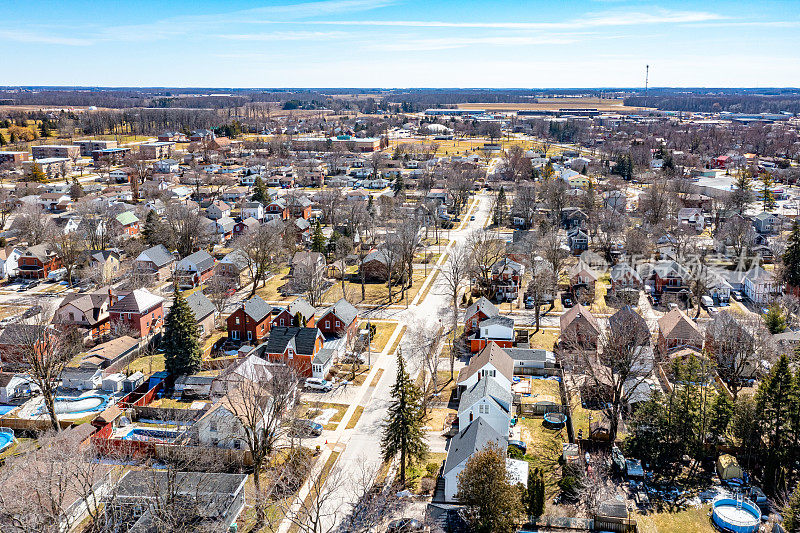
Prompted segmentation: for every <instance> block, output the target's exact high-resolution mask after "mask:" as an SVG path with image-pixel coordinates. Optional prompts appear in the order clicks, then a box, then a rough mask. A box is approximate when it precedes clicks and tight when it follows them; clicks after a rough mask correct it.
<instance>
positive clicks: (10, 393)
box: [0, 372, 39, 404]
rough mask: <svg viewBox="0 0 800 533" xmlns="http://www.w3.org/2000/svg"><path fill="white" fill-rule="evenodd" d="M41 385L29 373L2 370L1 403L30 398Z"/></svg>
mask: <svg viewBox="0 0 800 533" xmlns="http://www.w3.org/2000/svg"><path fill="white" fill-rule="evenodd" d="M38 390H39V387H38V386H37V385H36V383H34V382H33V380H32V379H31V378H30V376H28V375H27V374H15V373H13V372H0V403H3V404H8V403H10V402H17V401H20V400H23V399H25V398H30V397H31V396H32V395H33V394H34V393H36V392H37V391H38Z"/></svg>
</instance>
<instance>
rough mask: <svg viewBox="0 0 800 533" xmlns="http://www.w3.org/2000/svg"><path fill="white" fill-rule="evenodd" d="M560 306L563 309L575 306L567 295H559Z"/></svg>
mask: <svg viewBox="0 0 800 533" xmlns="http://www.w3.org/2000/svg"><path fill="white" fill-rule="evenodd" d="M561 304H562V305H563V306H564V307H572V306H573V305H575V304H574V303H572V297H571V296H570V295H568V294H562V295H561Z"/></svg>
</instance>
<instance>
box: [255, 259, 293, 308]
mask: <svg viewBox="0 0 800 533" xmlns="http://www.w3.org/2000/svg"><path fill="white" fill-rule="evenodd" d="M287 274H289V267H285V268H282V269H280V270H279V271H278V272H276V273H275V275H274V276H272V277H271V278H270V279H269V281H267V282H266V283H265V284H264V286H263V287H260V288H259V289H258V290H256V294H258V295H259V296H260V297H261V298H263V299H264V300H266V301H268V302H275V301H281V300H283V299H284V298H283V296H281V293H280V292H279V291H278V288H279V287H281V286H283V285H285V284H286V282H287V281H288V279H287V278H286V276H287Z"/></svg>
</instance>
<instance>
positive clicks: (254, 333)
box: [227, 296, 272, 343]
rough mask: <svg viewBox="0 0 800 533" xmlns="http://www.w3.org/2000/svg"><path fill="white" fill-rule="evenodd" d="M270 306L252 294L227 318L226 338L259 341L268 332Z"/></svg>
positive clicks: (270, 313) (239, 340)
mask: <svg viewBox="0 0 800 533" xmlns="http://www.w3.org/2000/svg"><path fill="white" fill-rule="evenodd" d="M271 315H272V306H271V305H269V304H268V303H267V302H265V301H264V300H262V299H261V298H260V297H259V296H253V297H252V298H250V299H249V300H246V301H244V302H242V305H241V306H240V307H239V308H238V309H237V310H236V311H234V312H233V313H231V314H230V316H228V318H227V324H228V338H229V339H231V340H234V341H238V342H247V343H259V342H261V341H262V340H263V339H264V338H266V336H267V335H268V334H269V332H270V318H271Z"/></svg>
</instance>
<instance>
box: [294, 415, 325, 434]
mask: <svg viewBox="0 0 800 533" xmlns="http://www.w3.org/2000/svg"><path fill="white" fill-rule="evenodd" d="M322 429H323V428H322V424H318V423H317V422H314V421H313V420H307V419H305V418H298V419H296V420H295V421H294V427H293V428H292V430H293V433H294V434H295V435H299V436H304V437H319V436H320V435H322Z"/></svg>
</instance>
